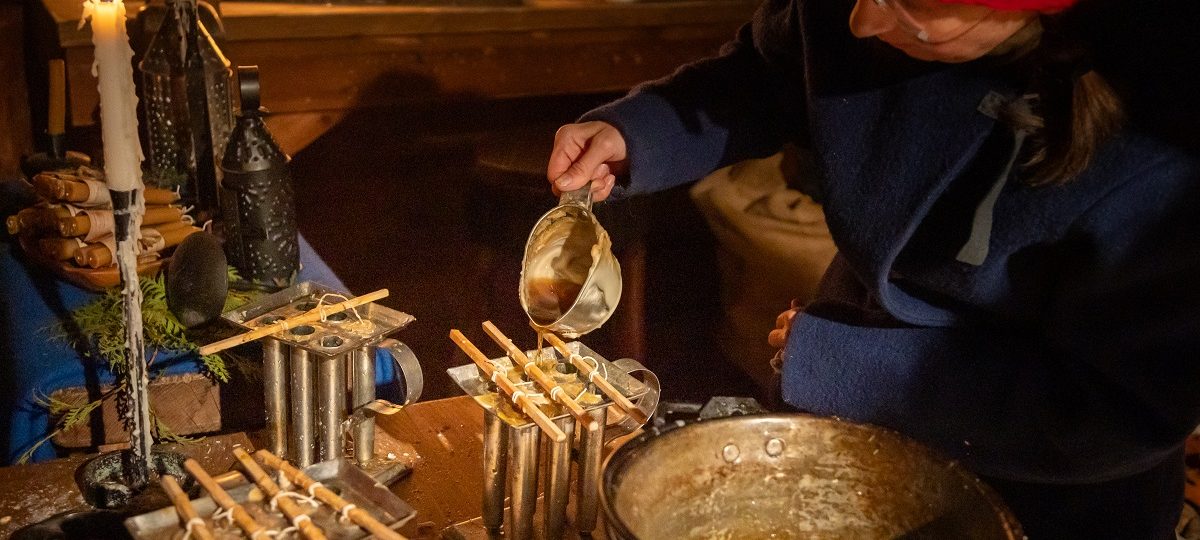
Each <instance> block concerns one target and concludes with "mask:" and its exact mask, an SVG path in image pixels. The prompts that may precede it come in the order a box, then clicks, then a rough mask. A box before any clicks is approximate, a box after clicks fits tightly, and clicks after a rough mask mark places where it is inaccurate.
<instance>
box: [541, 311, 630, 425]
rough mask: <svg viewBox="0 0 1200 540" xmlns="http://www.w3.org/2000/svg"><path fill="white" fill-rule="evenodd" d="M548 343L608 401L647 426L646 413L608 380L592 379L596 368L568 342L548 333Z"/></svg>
mask: <svg viewBox="0 0 1200 540" xmlns="http://www.w3.org/2000/svg"><path fill="white" fill-rule="evenodd" d="M546 341H549V342H550V344H551V345H553V346H554V348H555V349H557V350H558V352H559V353H561V354H562V355H563V357H564V358H568V359H570V360H571V364H572V365H574V366H575V369H578V370H579V372H580V373H582V374H583V376H584V377H585V378H590V380H591V381H592V382H593V383H594V384H595V385H596V388H599V389H600V391H601V392H604V395H606V396H608V399H611V400H613V403H616V404H617V406H618V407H620V408H621V410H622V411H624V412H625V414H628V415H629V416H631V417H633V420H634V421H635V422H637V423H639V424H645V423H646V422H647V421H648V420H649V417H647V416H646V413H645V412H642V410H641V409H639V408H638V406H637V405H635V404H634V403H633V402H632V401H630V400H629V398H627V397H625V394H622V393H621V391H620V390H617V387H615V386H613V385H612V383H610V382H608V380H606V379H605V378H604V377H600V376H596V377H592V376H591V374H592V372H593V371H596V367H595V366H593V365H591V364H589V363H587V362H584V361H583V358H582V357H580V356H579V355H578V354H575V353H573V352H571V349H570V348H569V347H567V344H566V342H564V341H563V340H562V339H561V338H559V337H558V336H556V335H554V334H551V333H549V332H546Z"/></svg>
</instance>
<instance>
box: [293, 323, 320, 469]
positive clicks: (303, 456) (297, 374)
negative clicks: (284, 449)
mask: <svg viewBox="0 0 1200 540" xmlns="http://www.w3.org/2000/svg"><path fill="white" fill-rule="evenodd" d="M291 360H292V365H291V370H292V373H291V376H292V387H291V394H292V396H291V397H292V422H291V426H290V427H291V430H292V436H291V447H292V448H291V450H292V452H291V454H290V455H291V457H292V459H293V460H295V462H296V465H297V466H298V467H300V468H304V467H307V466H309V465H312V464H313V457H314V456H315V454H316V438H315V433H314V431H315V430H314V429H313V428H314V427H315V426H314V422H313V369H312V360H311V359H310V358H309V354H308V351H306V350H304V349H301V348H299V347H292V352H291Z"/></svg>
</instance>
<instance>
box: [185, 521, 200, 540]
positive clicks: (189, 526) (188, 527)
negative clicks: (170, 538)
mask: <svg viewBox="0 0 1200 540" xmlns="http://www.w3.org/2000/svg"><path fill="white" fill-rule="evenodd" d="M203 526H204V518H202V517H200V516H196V517H194V518H192V519H189V520H187V524H186V525H184V527H183V528H184V531H183V540H188V539H189V538H191V537H192V530H193V529H195V528H196V527H203Z"/></svg>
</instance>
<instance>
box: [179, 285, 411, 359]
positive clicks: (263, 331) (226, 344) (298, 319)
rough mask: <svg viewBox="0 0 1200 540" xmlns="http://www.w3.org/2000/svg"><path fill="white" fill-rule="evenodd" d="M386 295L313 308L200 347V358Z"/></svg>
mask: <svg viewBox="0 0 1200 540" xmlns="http://www.w3.org/2000/svg"><path fill="white" fill-rule="evenodd" d="M388 294H389V293H388V290H387V289H379V290H378V291H375V292H373V293H369V294H364V295H362V296H358V297H355V298H351V299H349V300H346V301H345V302H338V303H336V304H329V305H327V306H319V307H315V308H313V309H310V310H308V311H307V312H305V313H302V314H300V315H296V316H295V317H291V318H289V319H284V320H282V321H279V322H277V323H274V324H272V325H269V326H264V327H262V328H259V329H257V330H252V331H250V332H246V333H245V334H239V335H236V336H233V337H231V338H228V339H222V340H221V341H218V342H216V343H209V344H208V345H205V346H203V347H200V356H205V355H209V354H213V353H216V352H221V351H223V350H225V349H229V348H232V347H236V346H238V345H241V344H243V343H249V342H251V341H254V340H256V339H259V338H261V337H265V336H269V335H271V334H274V333H277V332H282V331H284V330H287V329H289V328H293V327H296V326H300V325H302V324H308V323H310V322H316V321H319V320H320V319H321V317H322V316H329V315H333V314H334V313H340V312H343V311H346V310H347V309H351V308H355V307H358V306H361V305H363V304H369V303H371V302H374V301H376V300H379V299H380V298H385V297H386V296H387V295H388Z"/></svg>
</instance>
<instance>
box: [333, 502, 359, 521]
mask: <svg viewBox="0 0 1200 540" xmlns="http://www.w3.org/2000/svg"><path fill="white" fill-rule="evenodd" d="M355 508H358V505H356V504H354V503H348V504H346V506H343V507H342V509H341V510H338V514H340V515H339V516H338V521H339V522H341V523H342V524H343V525H344V524H346V523H349V522H350V511H351V510H354V509H355Z"/></svg>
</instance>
